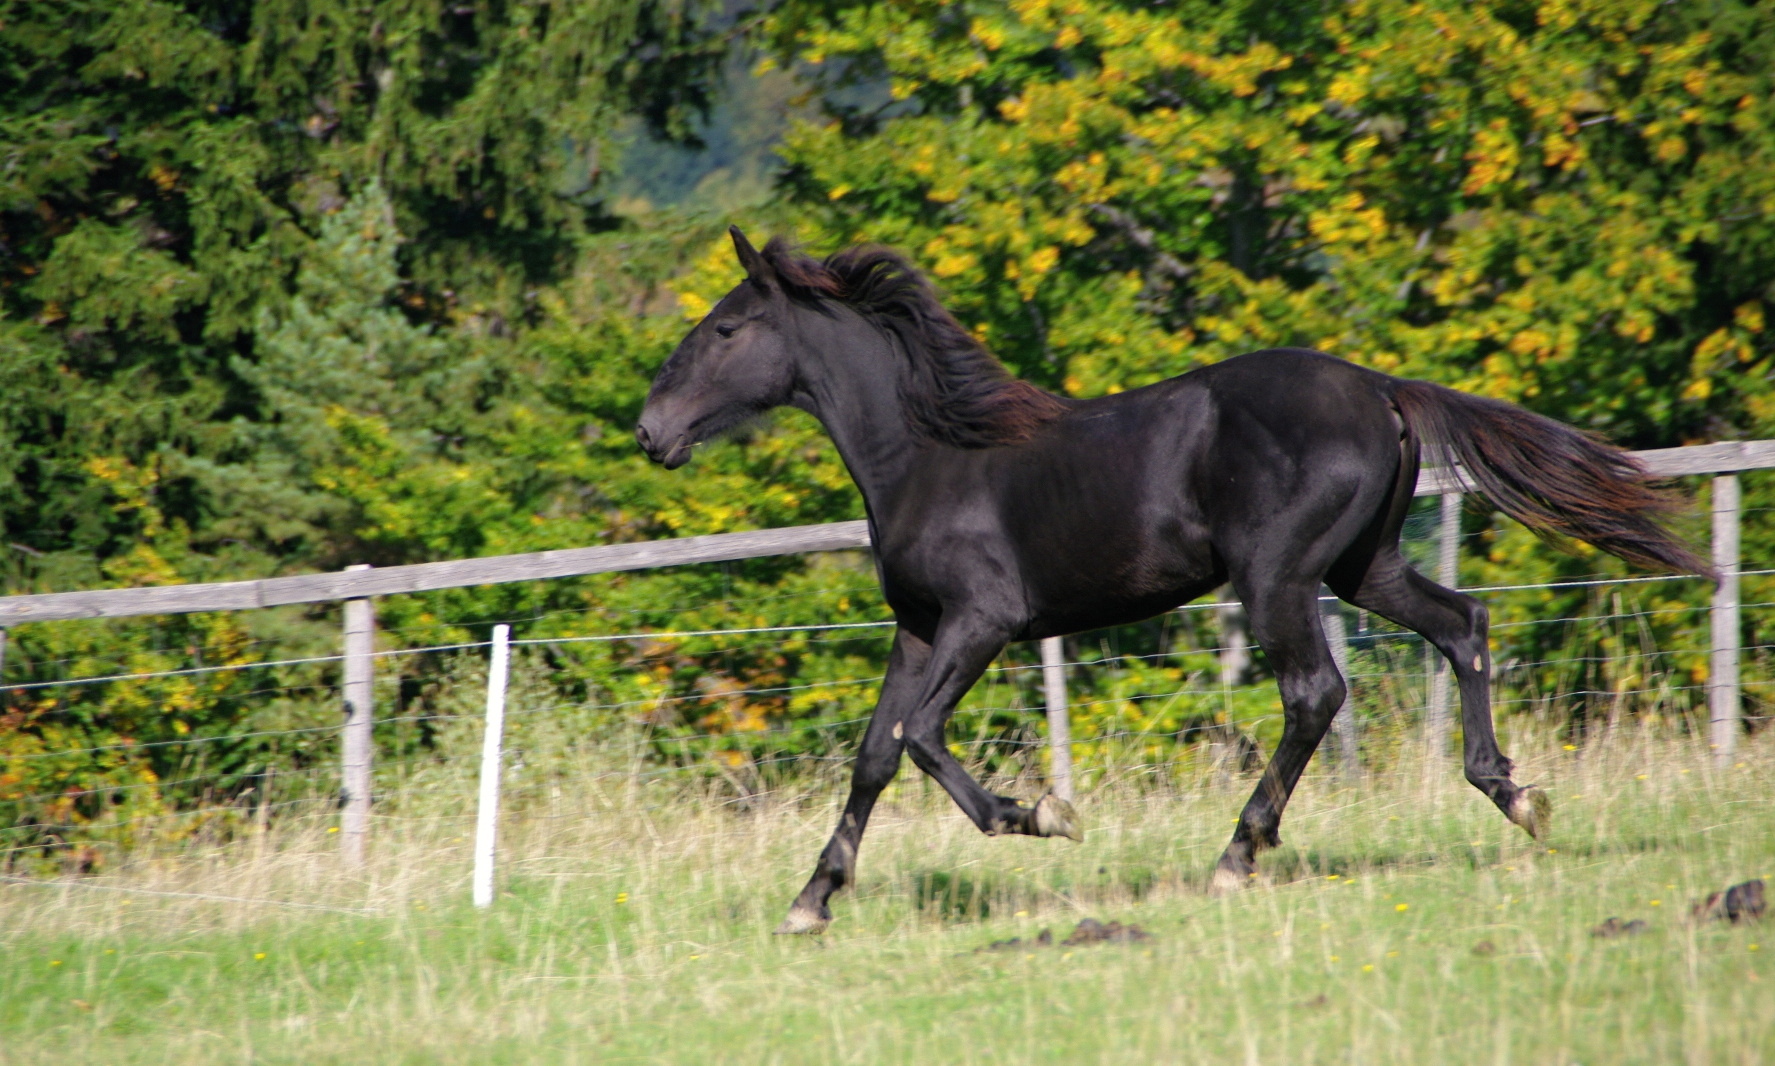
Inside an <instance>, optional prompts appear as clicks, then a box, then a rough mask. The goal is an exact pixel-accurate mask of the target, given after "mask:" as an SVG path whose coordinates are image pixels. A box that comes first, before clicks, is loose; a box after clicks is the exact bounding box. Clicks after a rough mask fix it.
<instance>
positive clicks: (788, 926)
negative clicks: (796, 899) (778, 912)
mask: <svg viewBox="0 0 1775 1066" xmlns="http://www.w3.org/2000/svg"><path fill="white" fill-rule="evenodd" d="M828 924H830V920H829V919H826V918H822V917H820V916H819V914H817V913H815V912H814V911H813V910H810V909H809V908H807V907H803V906H801V905H800V904H799V903H798V904H796V905H795V906H793V907H790V908H789V916H788V917H786V918H784V919H783V924H781V925H779V926H777V928H776V934H777V935H778V936H800V935H808V936H813V935H817V934H819V933H824V932H825V931H826V926H827V925H828Z"/></svg>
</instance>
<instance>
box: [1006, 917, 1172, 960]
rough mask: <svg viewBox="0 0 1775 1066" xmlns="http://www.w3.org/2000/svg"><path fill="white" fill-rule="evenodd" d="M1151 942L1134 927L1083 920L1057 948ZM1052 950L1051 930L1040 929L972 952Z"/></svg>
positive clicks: (1138, 928)
mask: <svg viewBox="0 0 1775 1066" xmlns="http://www.w3.org/2000/svg"><path fill="white" fill-rule="evenodd" d="M1151 939H1153V935H1152V934H1151V933H1149V932H1147V931H1146V930H1144V929H1142V928H1140V927H1139V926H1138V925H1123V924H1122V923H1121V922H1110V923H1109V924H1107V925H1105V924H1104V923H1103V922H1100V921H1098V920H1097V919H1095V918H1086V919H1085V920H1084V921H1082V922H1080V923H1079V924H1078V927H1077V928H1075V929H1074V930H1073V931H1072V935H1071V936H1069V937H1067V938H1066V939H1065V940H1062V941H1061V942H1060V946H1061V947H1063V948H1072V947H1079V946H1082V945H1085V944H1133V943H1137V942H1139V941H1143V940H1151ZM1053 946H1054V932H1053V930H1051V929H1043V930H1042V931H1041V932H1040V933H1039V934H1037V935H1036V936H1035V937H1034V938H1032V939H1030V940H1024V939H1023V938H1022V937H1020V936H1014V937H1012V938H1011V939H1009V940H994V941H993V942H992V943H990V944H987V945H986V946H985V947H980V948H975V949H974V951H975V952H976V953H979V952H982V951H1027V950H1029V949H1031V948H1047V947H1053Z"/></svg>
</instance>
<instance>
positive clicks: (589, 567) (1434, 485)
mask: <svg viewBox="0 0 1775 1066" xmlns="http://www.w3.org/2000/svg"><path fill="white" fill-rule="evenodd" d="M1634 455H1635V457H1636V458H1638V459H1639V460H1640V462H1642V463H1643V464H1645V466H1646V468H1647V469H1648V470H1649V471H1650V472H1651V473H1653V474H1655V475H1657V476H1660V477H1679V476H1686V475H1707V474H1712V475H1721V476H1716V477H1715V479H1714V492H1713V504H1712V511H1713V519H1714V538H1713V545H1714V562H1715V564H1716V565H1717V566H1718V567H1719V569H1720V572H1721V573H1722V574H1724V575H1726V580H1723V581H1722V582H1721V583H1720V585H1719V587H1718V589H1717V590H1716V591H1715V594H1714V598H1713V610H1712V617H1713V638H1712V644H1713V649H1712V659H1711V663H1712V670H1711V673H1710V677H1709V681H1708V686H1709V706H1710V718H1711V720H1712V739H1713V744H1714V748H1715V753H1716V758H1718V759H1719V760H1720V761H1722V762H1724V761H1726V760H1729V759H1730V758H1731V751H1732V747H1733V745H1734V744H1735V742H1736V736H1737V731H1738V729H1739V715H1740V709H1739V706H1738V704H1739V701H1740V698H1741V697H1740V692H1739V685H1738V676H1737V675H1738V645H1739V632H1738V628H1739V627H1738V581H1737V573H1738V526H1739V495H1738V482H1737V478H1736V477H1735V476H1733V475H1735V474H1736V473H1737V472H1739V471H1744V470H1762V469H1769V468H1775V440H1758V441H1734V442H1727V443H1722V444H1703V445H1697V446H1693V447H1687V448H1662V449H1657V450H1653V451H1642V452H1635V453H1634ZM1465 487H1466V484H1465V480H1464V478H1463V477H1462V475H1461V472H1460V471H1459V469H1458V468H1450V467H1446V466H1444V467H1429V468H1426V469H1424V470H1423V471H1422V472H1421V473H1420V474H1419V476H1418V483H1417V490H1416V494H1417V495H1419V496H1431V495H1440V496H1444V497H1445V499H1444V506H1443V515H1444V524H1445V529H1444V540H1445V543H1444V546H1443V553H1442V559H1441V564H1442V565H1441V566H1440V567H1439V570H1440V575H1439V576H1440V577H1441V578H1442V580H1443V581H1444V582H1445V583H1450V584H1452V583H1453V576H1454V575H1453V571H1454V566H1453V563H1454V558H1453V552H1452V549H1453V548H1454V541H1453V538H1454V536H1455V530H1454V529H1453V528H1452V527H1450V525H1449V523H1450V519H1449V517H1448V516H1450V515H1451V514H1458V498H1457V499H1449V497H1458V494H1459V493H1461V492H1462V491H1463V490H1464V488H1465ZM867 547H869V530H868V525H867V523H864V522H835V523H831V524H828V525H818V526H790V527H786V528H782V529H761V530H755V531H752V532H746V533H718V534H713V535H710V536H702V537H683V538H679V539H675V540H657V541H647V542H643V543H637V544H609V545H602V546H598V547H591V548H567V549H562V550H559V551H544V552H530V553H527V554H522V555H500V556H492V557H489V558H484V559H459V560H452V561H449V562H437V563H417V564H414V565H411V566H388V567H380V568H375V569H372V568H369V567H364V566H357V567H351V568H348V569H346V570H344V571H341V572H337V573H326V574H304V575H298V576H294V577H273V578H263V579H261V580H258V581H229V582H222V583H217V584H196V585H163V586H156V587H152V588H124V589H97V590H92V591H87V592H52V593H43V594H39V595H28V596H6V597H0V663H3V662H4V655H5V647H6V643H5V642H6V631H7V628H8V627H10V626H16V625H21V624H24V623H29V622H52V621H64V620H69V619H76V618H125V617H132V616H139V615H158V614H184V613H190V612H193V611H235V610H250V609H256V608H262V607H277V606H283V605H287V604H297V603H328V602H333V601H339V600H344V601H346V604H347V610H346V612H345V658H346V664H345V678H346V681H345V704H346V737H345V743H344V745H343V747H344V752H343V754H344V766H343V775H342V776H343V782H342V783H343V788H342V796H343V798H344V801H345V812H344V813H345V817H344V821H345V825H344V826H343V827H342V828H343V829H344V832H343V833H342V834H341V836H342V840H341V844H342V846H343V851H344V854H345V858H346V861H347V862H350V863H358V862H361V861H362V857H363V848H364V843H365V835H366V833H367V832H368V824H369V799H370V797H369V781H370V743H369V737H368V735H367V734H368V724H369V722H370V721H371V719H372V714H371V708H370V690H371V674H370V669H371V662H372V658H371V656H372V644H373V637H372V634H373V630H374V624H375V622H374V614H373V611H372V607H371V597H375V596H391V595H399V594H402V593H413V592H429V591H434V590H438V589H447V588H463V587H467V586H473V585H493V584H502V583H505V582H512V581H540V580H548V579H553V578H564V577H583V576H587V575H591V574H606V573H614V572H617V571H625V570H648V569H653V568H656V567H663V566H686V565H690V564H694V563H713V562H727V561H733V560H738V559H756V558H762V557H765V556H772V555H790V554H796V553H800V552H815V551H836V550H840V549H847V548H867ZM1333 628H1334V629H1336V630H1337V631H1338V632H1335V633H1333V636H1334V638H1335V637H1337V636H1341V620H1338V621H1337V622H1336V624H1335V626H1334V627H1333ZM1334 643H1339V644H1341V640H1334ZM1340 650H1341V649H1340ZM1042 658H1043V670H1044V675H1045V677H1044V680H1045V686H1044V687H1045V688H1046V690H1047V692H1048V694H1049V696H1048V700H1049V704H1050V706H1049V708H1048V710H1049V721H1050V723H1051V735H1050V739H1051V740H1052V741H1054V742H1055V743H1056V744H1058V745H1064V744H1065V743H1066V740H1065V737H1066V734H1067V731H1068V723H1067V721H1066V717H1065V716H1066V714H1067V711H1066V707H1065V692H1066V688H1065V675H1064V672H1063V671H1064V666H1063V661H1064V656H1063V655H1062V654H1061V653H1060V645H1059V642H1058V641H1052V642H1044V647H1043V656H1042ZM1340 665H1341V664H1340ZM1433 703H1435V704H1436V705H1435V706H1433V707H1432V709H1431V715H1430V717H1431V719H1432V721H1431V723H1430V725H1431V732H1432V733H1433V734H1435V733H1440V732H1442V731H1444V730H1446V728H1447V725H1446V723H1447V721H1448V719H1449V718H1450V717H1451V714H1450V708H1449V707H1448V703H1449V698H1448V694H1447V693H1446V691H1443V692H1441V693H1440V698H1439V699H1436V700H1433ZM1341 717H1343V718H1346V719H1347V718H1348V713H1347V711H1346V712H1345V713H1344V714H1343V715H1342V716H1341ZM1353 725H1354V723H1353V722H1351V723H1348V724H1347V728H1346V729H1340V730H1339V736H1340V739H1342V741H1343V747H1344V750H1345V754H1346V758H1345V760H1344V761H1345V762H1346V764H1347V767H1346V768H1348V769H1353V768H1354V764H1355V759H1354V754H1355V734H1354V731H1353ZM1346 733H1347V735H1346ZM1053 768H1054V770H1055V771H1056V774H1057V775H1058V778H1059V779H1058V780H1057V782H1056V784H1057V786H1058V788H1059V790H1060V791H1061V792H1062V794H1063V795H1067V794H1070V793H1071V792H1072V787H1073V786H1072V781H1071V772H1070V768H1071V756H1070V751H1069V750H1067V751H1062V750H1059V749H1058V748H1057V749H1056V752H1055V758H1054V763H1053Z"/></svg>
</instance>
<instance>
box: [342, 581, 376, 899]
mask: <svg viewBox="0 0 1775 1066" xmlns="http://www.w3.org/2000/svg"><path fill="white" fill-rule="evenodd" d="M369 568H370V567H369V564H367V563H359V564H358V565H356V566H349V567H346V569H347V570H368V569H369ZM375 650H376V609H375V607H374V605H373V603H372V601H371V600H370V599H369V598H368V597H364V598H362V599H354V600H346V601H345V732H344V735H343V737H342V738H341V744H340V749H341V758H340V763H341V766H340V770H341V773H340V799H341V800H342V805H343V807H344V816H343V817H342V818H341V819H340V826H339V837H340V839H339V853H340V856H341V858H343V859H344V860H345V864H346V865H347V866H362V865H363V862H364V843H365V839H366V838H367V837H368V836H369V834H370V747H371V744H370V740H371V727H372V725H373V723H374V714H375V700H374V698H373V694H372V690H373V688H374V685H375V676H376V675H375V659H374V658H372V656H373V655H374V654H375Z"/></svg>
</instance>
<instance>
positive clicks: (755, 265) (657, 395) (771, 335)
mask: <svg viewBox="0 0 1775 1066" xmlns="http://www.w3.org/2000/svg"><path fill="white" fill-rule="evenodd" d="M728 232H729V233H731V234H732V235H733V247H734V251H735V252H736V253H738V255H739V259H740V265H741V266H743V267H745V268H746V280H745V281H742V282H740V283H739V284H738V285H736V286H734V287H733V290H732V291H730V292H729V293H728V294H727V295H726V296H723V297H722V298H721V302H720V303H718V304H716V305H715V307H714V309H713V310H711V311H710V312H709V313H708V314H707V315H705V316H704V317H703V320H702V321H701V322H698V323H697V324H696V327H695V328H694V329H692V330H691V331H690V333H689V334H688V335H687V336H686V337H685V338H684V339H683V340H682V341H680V342H678V347H677V350H675V351H674V352H672V357H671V358H670V359H667V360H666V363H665V365H664V366H662V367H660V370H659V374H658V376H656V377H655V378H654V379H653V388H652V389H650V390H649V391H648V393H647V404H646V406H645V407H643V408H642V410H641V421H640V422H639V424H637V425H636V426H635V439H636V440H638V441H639V442H640V443H641V449H642V450H643V451H645V452H646V453H647V457H648V458H649V459H652V460H653V461H654V462H657V463H663V464H665V467H666V469H668V470H676V469H677V468H678V467H680V466H683V465H684V464H685V463H686V462H688V461H689V460H690V451H691V449H692V448H694V447H696V446H697V445H698V444H701V443H702V442H704V441H706V440H708V439H709V438H711V437H713V436H715V435H716V434H718V433H720V432H722V431H723V430H727V429H731V428H733V427H734V426H736V425H738V424H740V423H742V422H744V421H746V420H747V419H749V418H751V417H753V416H755V415H759V414H762V413H764V412H765V411H768V410H770V409H771V408H773V407H780V406H782V405H783V404H786V403H788V402H789V400H790V398H791V394H792V393H793V390H794V384H795V372H794V360H793V359H792V358H791V353H790V349H789V343H788V339H787V335H786V327H787V324H788V323H787V320H788V316H789V313H790V309H791V305H790V302H789V300H788V299H787V298H786V297H785V295H784V292H783V286H782V282H781V280H780V279H779V278H778V277H777V273H776V271H775V269H774V268H772V266H771V265H770V262H769V261H768V260H767V259H766V257H765V256H763V255H761V254H759V252H758V250H757V249H755V248H753V247H752V245H751V243H750V242H749V241H747V240H746V235H745V234H743V233H741V232H740V230H739V227H738V226H730V227H728ZM767 250H768V249H767Z"/></svg>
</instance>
